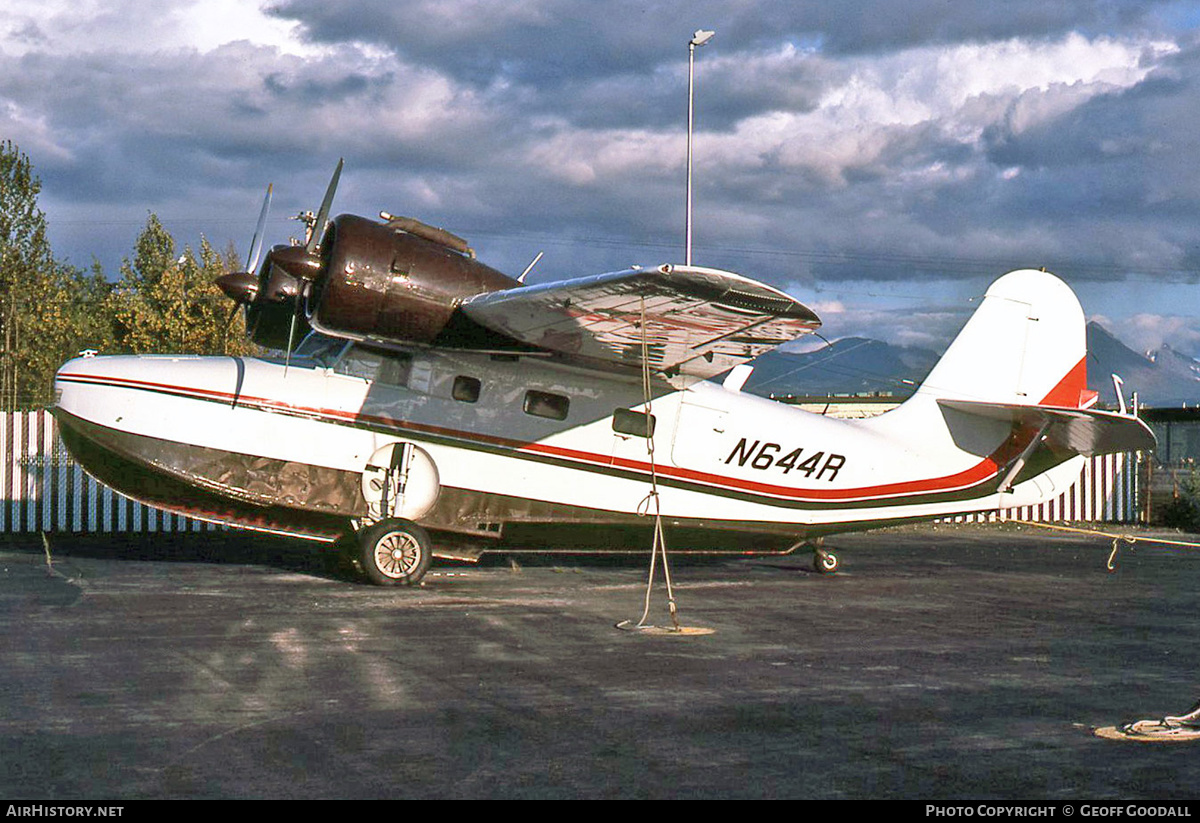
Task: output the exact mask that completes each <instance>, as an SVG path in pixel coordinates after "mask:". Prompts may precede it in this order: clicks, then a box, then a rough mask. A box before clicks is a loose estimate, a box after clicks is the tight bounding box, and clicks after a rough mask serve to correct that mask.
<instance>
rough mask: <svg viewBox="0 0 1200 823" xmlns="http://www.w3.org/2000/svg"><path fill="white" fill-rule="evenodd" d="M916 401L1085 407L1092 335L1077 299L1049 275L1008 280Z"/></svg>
mask: <svg viewBox="0 0 1200 823" xmlns="http://www.w3.org/2000/svg"><path fill="white" fill-rule="evenodd" d="M917 395H919V396H922V395H923V396H925V397H932V398H940V399H951V400H976V401H985V402H992V403H1019V404H1030V405H1035V404H1040V405H1049V406H1064V407H1069V408H1081V407H1083V406H1085V405H1087V404H1088V401H1089V398H1090V396H1091V395H1090V393H1089V392H1088V390H1087V335H1086V330H1085V324H1084V317H1083V309H1082V308H1080V305H1079V300H1078V299H1077V298H1076V297H1075V293H1074V292H1073V291H1071V288H1070V287H1069V286H1068V285H1067V284H1066V283H1064V282H1063V281H1062V280H1059V279H1058V278H1057V277H1055V276H1054V275H1053V274H1050V273H1048V272H1044V271H1037V270H1034V269H1021V270H1019V271H1014V272H1009V273H1008V274H1006V275H1004V276H1003V277H1001V278H1000V279H999V280H997V281H996V282H994V283H993V284H992V285H991V287H990V288H989V289H988V290H987V292H986V294H985V295H984V298H983V302H982V304H981V305H980V306H979V308H978V309H977V310H976V311H975V313H974V314H973V315H972V316H971V319H970V320H968V321H967V325H966V326H964V327H963V330H962V331H961V332H959V334H958V337H956V338H955V339H954V342H953V343H951V344H950V348H949V349H947V350H946V354H945V355H944V356H943V357H942V359H941V360H939V361H938V363H937V365H936V366H934V368H933V371H931V372H930V373H929V376H928V377H927V378H926V379H925V382H924V383H922V384H921V387H920V388H919V389H918V390H917Z"/></svg>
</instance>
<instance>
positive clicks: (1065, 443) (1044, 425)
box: [937, 399, 1156, 457]
mask: <svg viewBox="0 0 1200 823" xmlns="http://www.w3.org/2000/svg"><path fill="white" fill-rule="evenodd" d="M937 402H938V405H939V406H941V407H942V408H943V409H953V410H955V411H957V412H961V413H963V414H967V415H971V416H974V417H982V418H986V419H988V420H997V421H1000V422H1004V423H1010V424H1012V425H1013V426H1015V427H1019V428H1028V429H1033V430H1043V429H1044V432H1043V437H1044V441H1045V443H1046V445H1048V446H1050V448H1051V449H1053V450H1056V451H1071V452H1075V453H1076V454H1082V455H1087V456H1089V457H1090V456H1092V455H1095V454H1112V453H1114V452H1127V451H1148V450H1150V449H1153V448H1154V446H1155V442H1156V441H1155V438H1154V433H1153V432H1151V431H1150V427H1149V426H1147V425H1146V424H1145V423H1143V422H1142V421H1141V420H1139V419H1138V418H1136V417H1133V416H1131V415H1127V414H1117V413H1116V412H1107V411H1100V410H1097V409H1073V408H1068V407H1063V406H1029V405H1022V404H1018V403H984V402H979V401H973V400H945V399H940V400H938V401H937Z"/></svg>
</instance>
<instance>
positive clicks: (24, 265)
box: [0, 141, 109, 409]
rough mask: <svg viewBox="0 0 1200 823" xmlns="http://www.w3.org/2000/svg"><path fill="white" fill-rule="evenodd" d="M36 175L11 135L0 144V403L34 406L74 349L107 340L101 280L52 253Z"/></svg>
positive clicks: (44, 399) (48, 394)
mask: <svg viewBox="0 0 1200 823" xmlns="http://www.w3.org/2000/svg"><path fill="white" fill-rule="evenodd" d="M40 192H41V181H40V180H38V179H37V178H36V177H35V176H34V174H33V167H32V164H31V163H30V162H29V158H28V157H27V156H25V155H24V154H22V153H21V152H20V151H19V150H18V149H17V147H16V146H15V145H14V144H13V143H12V142H11V141H6V142H5V143H4V144H3V145H0V406H2V407H3V408H5V409H15V408H36V407H38V406H44V405H46V404H48V403H49V402H50V401H51V399H52V392H53V383H54V372H55V370H56V369H57V368H58V366H59V365H61V364H62V362H63V361H64V360H66V359H67V358H69V357H71V356H72V355H74V354H75V353H76V352H78V351H79V350H80V349H81V348H95V347H100V346H104V345H106V344H107V343H108V341H109V333H108V328H107V323H106V322H105V321H104V319H103V316H102V315H97V313H96V312H95V311H94V306H95V305H96V304H95V303H94V302H93V304H92V307H91V309H90V310H89V308H88V307H87V306H86V304H85V302H83V301H85V300H88V299H91V300H93V301H95V300H99V301H103V300H104V299H105V296H106V294H107V291H108V288H107V284H106V283H105V282H104V277H103V274H102V273H101V272H100V271H99V269H98V267H96V268H95V269H94V270H93V272H92V273H91V275H85V274H84V273H83V272H81V271H79V270H78V269H75V268H73V267H71V266H67V265H63V264H60V263H59V262H57V261H56V260H55V259H54V256H53V254H52V253H51V250H50V242H49V240H48V239H47V237H46V218H45V215H44V214H43V213H42V211H41V210H40V209H39V208H38V207H37V197H38V194H39V193H40Z"/></svg>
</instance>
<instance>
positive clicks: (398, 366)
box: [333, 345, 412, 386]
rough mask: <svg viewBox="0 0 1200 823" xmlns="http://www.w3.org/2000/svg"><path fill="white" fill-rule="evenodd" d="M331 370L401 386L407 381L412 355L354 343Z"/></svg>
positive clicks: (410, 369)
mask: <svg viewBox="0 0 1200 823" xmlns="http://www.w3.org/2000/svg"><path fill="white" fill-rule="evenodd" d="M333 370H334V371H335V372H337V373H338V374H348V375H350V376H351V377H361V378H362V379H364V380H372V381H375V382H377V383H387V384H389V385H392V386H403V385H405V384H406V383H408V375H409V372H410V371H412V355H411V354H409V353H408V352H398V351H384V350H382V349H368V348H364V347H363V346H358V345H355V346H351V347H350V348H349V349H348V350H347V351H346V352H345V354H343V355H342V357H341V359H339V360H338V361H337V363H336V364H334V367H333Z"/></svg>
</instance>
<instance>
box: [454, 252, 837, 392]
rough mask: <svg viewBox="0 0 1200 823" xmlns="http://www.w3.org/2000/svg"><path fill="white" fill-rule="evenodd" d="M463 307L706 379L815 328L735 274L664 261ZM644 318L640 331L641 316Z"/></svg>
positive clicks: (532, 331) (575, 346) (613, 360)
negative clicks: (644, 345)
mask: <svg viewBox="0 0 1200 823" xmlns="http://www.w3.org/2000/svg"><path fill="white" fill-rule="evenodd" d="M460 308H461V309H462V311H463V312H464V313H465V314H466V315H467V316H468V317H470V318H471V319H472V320H474V321H475V322H476V323H478V324H480V325H481V326H484V327H486V328H489V329H491V330H493V331H497V332H500V333H502V334H505V335H508V336H509V337H512V338H513V339H515V340H518V341H520V342H522V343H527V344H530V345H534V346H538V347H541V348H544V349H549V350H551V351H555V352H561V353H564V354H568V355H572V356H575V357H579V358H584V359H588V360H593V361H600V362H602V363H606V364H619V365H625V366H635V367H640V366H641V362H642V344H643V338H644V342H645V343H646V351H647V355H648V357H647V359H648V361H649V363H650V367H651V368H652V369H654V370H656V371H660V372H663V373H665V374H666V375H668V376H672V375H675V374H683V375H688V376H691V377H697V378H701V379H704V378H708V377H712V376H714V375H717V374H720V373H722V372H724V371H728V370H729V369H730V368H732V367H733V366H736V365H738V364H740V363H744V362H746V361H747V360H751V359H753V358H755V357H758V356H759V355H760V354H762V353H763V352H765V351H768V350H769V349H773V348H775V347H776V346H779V345H781V344H783V343H786V342H788V341H789V340H794V339H795V338H797V337H799V336H801V335H803V334H808V333H810V332H812V331H815V330H816V329H817V328H819V327H820V325H821V321H820V320H819V319H818V318H817V315H816V314H814V313H813V312H812V310H810V309H809V308H808V307H806V306H804V305H803V304H802V303H800V302H798V301H797V300H795V299H793V298H792V297H789V296H788V295H786V294H784V293H783V292H781V291H779V290H778V289H775V288H772V287H771V286H768V285H766V284H764V283H760V282H758V281H756V280H751V279H750V278H747V277H743V276H742V275H740V274H734V273H733V272H727V271H720V270H718V269H709V268H701V267H697V266H671V265H662V266H658V267H656V268H652V269H641V268H634V269H628V270H625V271H618V272H610V273H608V274H599V275H595V276H593V277H584V278H580V279H578V280H566V281H559V282H555V283H545V284H541V285H536V286H522V287H520V288H514V289H505V290H503V291H496V292H488V293H485V294H480V295H476V296H474V297H470V298H468V299H466V300H465V301H463V303H462V304H461V306H460ZM643 317H644V318H645V332H644V335H643V330H642V318H643Z"/></svg>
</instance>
